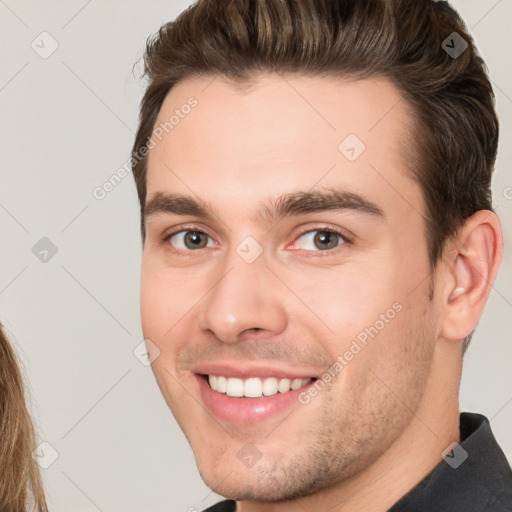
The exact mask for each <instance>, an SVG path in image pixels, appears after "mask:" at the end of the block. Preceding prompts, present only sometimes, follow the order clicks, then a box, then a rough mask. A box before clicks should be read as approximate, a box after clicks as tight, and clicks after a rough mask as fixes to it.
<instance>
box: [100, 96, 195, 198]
mask: <svg viewBox="0 0 512 512" xmlns="http://www.w3.org/2000/svg"><path fill="white" fill-rule="evenodd" d="M198 104H199V103H198V101H197V99H196V98H194V97H193V96H191V97H190V98H188V100H187V102H186V103H184V104H183V105H181V107H180V108H177V109H175V111H174V114H172V115H171V116H170V117H169V119H168V120H167V121H165V122H163V123H160V124H159V125H158V126H156V127H155V128H154V129H153V132H152V134H151V137H148V138H147V140H146V143H145V144H144V145H143V146H142V147H141V148H140V149H139V150H138V152H137V153H134V154H132V155H131V157H130V158H129V159H128V160H127V161H126V162H125V163H124V164H123V165H122V166H121V167H119V169H117V171H116V172H114V173H113V174H111V175H110V177H109V178H108V179H107V180H106V181H105V182H103V183H102V184H101V185H99V186H97V187H94V188H93V190H92V195H93V197H94V199H97V200H98V201H102V200H103V199H105V197H107V195H108V194H109V193H110V192H112V191H113V190H114V189H115V188H116V187H117V186H118V185H119V184H120V183H121V182H122V181H123V180H124V179H125V178H126V176H128V175H129V174H130V172H131V170H132V169H133V168H134V167H135V166H136V165H137V164H138V163H139V162H140V161H141V160H143V159H144V158H145V157H146V156H147V155H148V153H149V151H150V150H151V149H153V148H154V147H155V146H156V145H157V144H158V142H161V141H162V139H163V136H164V133H170V132H171V131H172V130H173V129H174V128H175V127H176V126H177V125H178V124H180V123H181V121H182V120H183V119H185V118H186V117H187V116H188V115H189V114H190V113H191V112H192V109H194V108H196V107H197V105H198ZM155 139H157V140H155Z"/></svg>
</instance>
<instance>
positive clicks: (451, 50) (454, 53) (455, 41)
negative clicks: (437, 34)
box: [441, 32, 468, 59]
mask: <svg viewBox="0 0 512 512" xmlns="http://www.w3.org/2000/svg"><path fill="white" fill-rule="evenodd" d="M441 47H442V48H443V50H444V51H445V52H446V53H447V54H448V55H449V56H450V57H451V58H452V59H458V58H459V57H460V56H461V55H462V54H463V53H464V52H465V51H466V50H467V49H468V43H467V41H466V40H465V39H464V38H463V37H462V36H461V35H460V34H458V33H457V32H452V33H451V34H450V35H449V36H448V37H447V38H446V39H445V40H444V41H443V42H442V44H441Z"/></svg>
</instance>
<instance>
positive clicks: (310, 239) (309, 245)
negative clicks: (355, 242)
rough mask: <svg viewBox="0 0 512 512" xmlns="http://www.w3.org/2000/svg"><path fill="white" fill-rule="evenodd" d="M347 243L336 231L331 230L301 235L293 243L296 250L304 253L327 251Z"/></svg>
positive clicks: (317, 230)
mask: <svg viewBox="0 0 512 512" xmlns="http://www.w3.org/2000/svg"><path fill="white" fill-rule="evenodd" d="M345 242H348V240H347V239H346V238H345V237H344V236H343V235H342V234H341V233H338V232H337V231H334V230H331V229H325V228H324V229H315V230H312V231H307V232H306V233H303V234H302V235H301V236H299V238H297V241H296V242H295V243H294V245H295V246H296V247H294V248H296V249H302V250H304V251H328V250H332V249H336V247H338V246H340V245H342V244H344V243H345Z"/></svg>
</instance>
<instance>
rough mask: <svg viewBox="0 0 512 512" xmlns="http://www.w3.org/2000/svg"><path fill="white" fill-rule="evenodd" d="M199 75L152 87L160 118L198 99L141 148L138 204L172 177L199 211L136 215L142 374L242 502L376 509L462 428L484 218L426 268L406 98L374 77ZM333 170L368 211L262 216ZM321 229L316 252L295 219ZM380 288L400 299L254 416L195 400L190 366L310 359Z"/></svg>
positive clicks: (483, 277) (492, 237)
mask: <svg viewBox="0 0 512 512" xmlns="http://www.w3.org/2000/svg"><path fill="white" fill-rule="evenodd" d="M212 78H213V77H201V78H199V77H195V78H189V79H186V80H184V81H182V82H180V83H179V84H178V85H176V86H175V87H174V88H173V89H172V90H171V91H170V92H169V94H168V95H167V98H166V100H165V102H164V104H163V106H162V109H161V111H160V114H159V119H158V120H157V123H156V124H157V125H158V124H159V123H160V122H165V120H167V119H169V117H170V115H172V113H173V112H174V110H175V109H176V108H180V106H181V105H183V104H185V103H186V102H187V99H188V98H189V97H190V96H194V97H195V98H196V99H197V101H198V106H197V107H196V108H195V109H194V110H193V111H192V113H191V114H190V115H188V116H187V117H186V118H185V119H183V120H182V121H181V122H180V123H179V124H178V125H177V126H175V127H174V129H173V130H172V131H170V132H169V133H168V134H167V135H165V136H164V137H163V138H162V140H161V141H159V142H158V143H157V144H156V145H155V147H154V148H153V149H151V151H150V154H149V160H148V175H147V198H146V201H147V202H149V201H150V200H151V199H152V198H153V197H154V196H155V194H157V193H159V192H167V193H176V194H178V193H179V194H184V195H188V196H192V197H194V198H195V199H196V200H197V199H199V200H200V201H203V204H208V205H211V207H212V209H213V211H214V216H213V217H212V218H209V219H204V218H199V217H196V216H192V215H178V214H175V213H166V212H160V213H155V214H153V215H150V216H149V217H147V218H146V240H145V245H144V254H143V264H142V278H141V313H142V327H143V331H144V336H145V338H147V339H150V340H151V341H152V342H153V343H154V344H155V345H156V346H157V347H158V349H159V350H160V355H159V356H158V357H157V358H156V360H155V361H154V362H153V364H152V368H153V371H154V374H155V377H156V379H157V382H158V385H159V387H160V389H161V391H162V393H163V396H164V397H165V400H166V401H167V404H168V405H169V407H170V408H171V410H172V412H173V414H174V416H175V417H176V419H177V421H178V423H179V425H180V426H181V428H182V430H183V431H184V433H185V435H186V436H187V439H188V440H189V442H190V444H191V446H192V449H193V451H194V454H195V457H196V460H197V464H198V468H199V471H200V473H201V475H202V477H203V479H204V480H205V482H206V483H207V484H208V485H209V486H210V487H211V488H212V489H213V490H214V491H215V492H217V493H218V494H221V495H223V496H226V497H229V498H233V499H237V500H239V503H238V507H239V510H242V511H243V512H252V511H258V510H271V511H283V512H284V511H288V510H290V511H291V510H301V508H300V507H302V508H303V509H304V510H315V509H320V507H321V509H325V510H338V511H345V510H350V511H354V510H366V511H368V510H370V511H373V510H374V511H384V510H387V509H388V508H389V507H390V506H391V505H392V504H393V503H395V502H396V501H397V500H398V499H399V498H400V497H401V496H403V495H404V494H405V493H406V492H407V491H408V490H409V489H411V488H412V487H413V486H414V485H415V484H416V483H417V482H419V481H420V480H421V479H422V478H423V477H424V476H425V475H426V474H427V473H428V472H429V471H431V470H432V469H433V468H434V467H435V466H436V465H437V464H438V463H439V462H440V461H441V453H442V452H443V450H444V449H445V448H446V447H447V446H448V445H449V444H450V443H452V442H454V441H455V442H458V441H460V439H459V430H458V427H459V424H458V422H459V406H458V388H459V383H460V372H461V353H462V349H461V346H462V343H461V340H462V339H463V338H464V337H465V336H467V335H468V334H469V333H470V332H472V330H473V329H474V327H475V325H476V323H477V321H478V319H479V317H480V314H481V312H482V310H483V307H484V304H485V301H486V298H487V296H488V293H489V289H490V284H489V283H492V281H493V279H494V276H495V274H496V272H497V268H498V265H499V261H500V259H501V234H500V228H499V223H498V220H497V218H496V216H495V215H494V214H492V213H491V212H477V214H475V215H474V216H473V217H471V218H470V219H469V220H468V221H467V222H466V224H465V225H464V226H463V227H462V228H461V229H460V230H459V232H458V234H457V236H456V237H454V239H453V240H450V241H448V243H447V245H446V249H445V252H444V255H443V259H442V260H441V261H440V262H439V263H438V265H437V267H436V269H435V272H432V269H431V266H430V262H429V260H428V252H427V242H426V237H425V227H424V226H425V219H424V215H425V212H424V201H423V198H422V194H421V190H420V188H419V186H418V185H417V183H416V182H415V181H414V180H413V179H412V175H411V169H409V168H408V162H409V159H408V151H412V150H413V140H414V137H413V136H412V126H413V116H412V113H411V111H410V110H409V108H408V105H407V103H406V101H405V100H404V99H403V98H401V96H400V93H399V92H398V90H397V89H396V88H395V87H394V85H393V84H391V83H390V82H389V81H387V80H386V79H383V78H369V79H365V80H362V81H357V82H355V81H350V80H344V79H341V78H336V79H334V78H333V79H328V78H325V77H324V78H320V77H305V76H297V75H289V76H286V77H283V76H279V75H272V74H261V75H259V76H258V77H257V79H256V80H255V81H254V82H253V83H251V84H250V85H244V86H242V85H240V84H233V83H231V82H229V81H228V80H226V79H224V78H223V77H214V78H215V79H214V80H213V81H212ZM348 134H356V135H357V136H358V137H359V139H361V140H362V141H363V142H364V144H365V146H366V150H365V151H364V152H363V153H362V154H361V155H360V156H359V157H358V158H357V159H356V160H355V161H354V162H350V161H348V160H347V159H346V158H345V156H344V155H343V154H341V152H340V151H339V150H338V145H339V144H340V142H341V141H342V140H343V139H344V138H345V137H346V136H347V135H348ZM333 187H336V188H337V189H343V190H345V191H349V192H352V193H357V194H359V195H361V196H364V198H366V199H368V200H369V201H371V202H372V203H374V204H375V205H377V206H378V207H379V208H380V209H381V210H382V212H383V215H382V216H377V215H371V214H368V213H364V212H361V211H353V210H344V211H332V210H324V211H320V212H309V213H302V214H300V215H287V216H285V217H283V218H282V219H280V220H277V221H274V222H272V223H268V222H265V218H264V216H263V215H262V214H261V208H262V205H264V204H268V202H269V200H270V199H276V198H277V197H279V196H280V195H282V194H286V193H291V192H297V191H312V190H313V191H326V190H328V189H330V188H333ZM267 220H268V219H267ZM191 225H193V226H195V227H191ZM325 227H329V228H331V229H335V230H338V231H339V232H340V233H341V234H345V235H347V236H348V235H350V242H345V243H340V245H337V247H336V248H333V249H329V250H326V249H323V250H322V249H321V248H318V246H316V245H315V244H314V243H312V241H311V237H310V238H307V237H306V236H305V235H302V234H301V230H303V231H307V230H310V231H312V230H314V229H316V230H317V232H318V231H321V230H322V228H325ZM180 229H182V230H187V229H188V230H199V229H200V230H203V231H204V232H205V233H206V234H207V235H208V236H209V237H210V238H207V237H205V240H210V242H209V243H208V245H207V246H206V247H205V248H202V249H195V250H190V251H189V253H187V252H186V250H184V246H183V245H182V244H183V238H179V237H174V238H172V239H167V240H164V239H165V237H166V236H167V235H169V234H170V233H172V232H173V231H179V230H180ZM317 232H315V233H317ZM247 236H252V237H253V238H254V239H255V240H257V241H258V243H259V244H260V246H261V248H262V249H263V252H262V254H261V256H260V257H259V258H257V259H256V260H255V261H254V262H253V263H250V264H248V263H246V262H245V261H244V260H242V258H241V257H240V256H239V254H237V252H236V248H237V246H238V245H239V244H240V243H241V242H242V240H244V239H245V238H246V237H247ZM335 240H338V241H339V240H340V239H335ZM173 244H174V246H173ZM320 247H322V246H320ZM458 288H462V289H463V290H464V291H463V292H460V291H458V292H456V293H455V294H454V291H455V290H456V289H458ZM432 289H433V294H431V293H430V292H431V291H432ZM397 303H398V304H399V305H400V306H401V310H400V312H399V313H397V314H396V316H395V317H394V318H393V319H392V320H390V321H389V322H388V323H386V324H385V327H384V328H383V329H381V330H380V331H379V332H378V334H377V335H376V336H375V337H373V338H372V339H371V340H370V341H369V342H368V344H367V345H366V346H365V347H364V348H363V349H362V350H361V351H360V352H359V353H358V354H357V355H356V356H354V357H353V359H352V360H351V361H349V362H348V364H347V365H346V366H345V367H344V368H343V370H342V371H341V372H339V374H338V376H337V378H336V379H335V380H334V381H333V382H331V383H329V384H328V385H326V386H325V387H324V388H323V389H321V391H319V392H318V394H317V395H316V396H315V397H314V398H312V399H311V401H310V402H309V403H308V404H306V405H303V404H301V403H299V402H298V401H297V403H293V404H292V405H291V406H289V407H288V408H287V409H286V410H285V411H284V412H282V413H281V412H280V413H277V414H275V415H273V416H272V417H270V418H268V419H267V420H265V421H263V422H260V423H257V424H255V425H241V424H237V423H235V422H227V421H222V420H219V419H218V418H215V417H214V416H213V415H212V414H211V413H210V412H209V411H208V410H207V409H206V408H205V407H204V404H203V403H202V399H201V396H200V393H199V389H198V385H197V379H196V377H195V375H194V373H193V371H194V368H196V366H197V364H200V363H203V362H208V361H216V362H218V361H222V362H227V363H229V364H234V365H237V366H239V367H243V366H244V365H247V364H261V365H262V366H264V365H272V367H274V368H280V369H286V370H289V371H292V370H293V371H297V372H300V373H301V374H307V375H311V376H317V377H318V376H321V375H322V374H323V373H324V372H325V371H326V370H327V369H328V368H330V367H332V365H333V363H334V362H335V361H336V360H337V357H338V356H339V355H342V354H344V353H345V352H346V351H347V350H348V349H349V348H350V346H351V343H352V341H353V340H354V339H355V338H356V337H357V336H358V334H360V333H361V332H362V331H364V329H365V328H368V327H370V326H372V325H374V324H375V322H376V321H377V320H378V319H379V318H380V315H381V314H383V313H385V312H386V311H387V310H389V308H391V307H392V305H393V304H397ZM246 443H252V444H254V445H255V446H256V447H257V448H258V450H259V452H260V453H261V458H260V459H259V460H258V462H257V463H256V464H255V465H254V466H252V467H247V466H246V465H244V464H243V463H242V462H241V460H240V459H239V458H238V457H237V454H238V452H239V450H240V449H241V448H242V447H244V446H245V445H246ZM299 505H300V506H299Z"/></svg>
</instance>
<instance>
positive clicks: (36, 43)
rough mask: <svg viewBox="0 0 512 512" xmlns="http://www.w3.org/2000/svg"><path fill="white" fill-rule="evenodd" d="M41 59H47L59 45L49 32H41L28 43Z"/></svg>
mask: <svg viewBox="0 0 512 512" xmlns="http://www.w3.org/2000/svg"><path fill="white" fill-rule="evenodd" d="M30 46H31V48H32V50H34V51H35V52H36V53H37V55H39V57H41V59H45V60H46V59H48V58H49V57H51V55H52V54H53V53H55V51H56V50H57V48H58V47H59V43H58V42H57V40H56V39H55V38H54V37H53V36H52V35H51V34H50V33H49V32H46V31H45V32H41V33H40V34H39V35H38V36H37V37H36V38H35V39H34V40H33V41H32V43H31V44H30Z"/></svg>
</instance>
